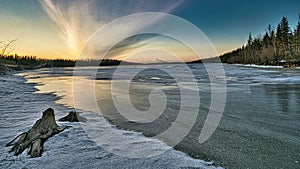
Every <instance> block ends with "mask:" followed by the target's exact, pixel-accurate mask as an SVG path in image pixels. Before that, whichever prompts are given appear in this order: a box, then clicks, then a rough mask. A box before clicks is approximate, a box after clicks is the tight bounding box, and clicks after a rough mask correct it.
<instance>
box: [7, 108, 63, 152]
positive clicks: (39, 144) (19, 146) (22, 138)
mask: <svg viewBox="0 0 300 169" xmlns="http://www.w3.org/2000/svg"><path fill="white" fill-rule="evenodd" d="M66 128H68V127H63V128H59V127H58V125H57V124H56V122H55V116H54V110H53V109H52V108H48V109H47V110H45V111H44V112H43V116H42V118H41V119H39V120H37V121H36V122H35V124H34V125H33V127H32V128H31V129H30V130H28V131H27V132H24V133H22V134H20V135H18V136H17V137H16V138H15V139H13V140H12V141H11V142H9V143H8V144H7V145H6V146H13V147H12V148H11V150H10V152H14V155H16V156H17V155H19V154H22V153H23V151H24V150H25V149H27V148H28V147H29V152H28V155H30V156H31V157H40V156H41V155H42V152H43V144H44V142H45V141H46V140H47V139H48V138H50V137H52V136H53V135H55V134H58V133H59V132H62V131H63V130H65V129H66Z"/></svg>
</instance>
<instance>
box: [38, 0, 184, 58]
mask: <svg viewBox="0 0 300 169" xmlns="http://www.w3.org/2000/svg"><path fill="white" fill-rule="evenodd" d="M182 2H183V0H177V1H173V0H165V1H160V0H152V1H148V0H128V1H124V0H114V1H105V0H101V1H95V0H86V1H82V0H65V1H60V0H41V1H39V3H40V4H41V6H42V8H43V9H44V11H45V12H46V13H47V15H48V16H49V17H50V18H51V20H52V21H53V22H54V23H55V25H56V26H57V28H58V31H59V34H60V35H61V37H62V38H63V39H64V41H65V42H66V43H67V44H68V45H69V46H70V47H71V49H72V50H73V51H74V54H76V55H78V54H79V53H80V51H81V50H82V49H83V47H84V45H85V44H86V42H87V40H88V39H89V38H90V37H91V36H92V34H93V33H94V32H95V31H97V30H98V29H100V28H101V27H102V26H103V25H105V24H106V23H108V22H110V21H112V20H114V19H117V18H118V17H122V16H125V15H129V14H133V13H139V12H149V11H151V12H153V11H157V12H165V13H168V12H170V11H172V10H174V9H175V8H176V7H178V6H179V5H180V4H181V3H182ZM141 24H143V23H141ZM126 26H130V25H124V27H126ZM129 29H130V28H129ZM132 29H136V28H132ZM146 39H148V38H146ZM134 41H135V40H133V41H131V42H130V43H129V44H128V46H131V47H134V45H133V44H132V42H134ZM141 41H142V39H140V40H139V41H138V43H140V44H142V43H141ZM124 42H128V41H124ZM102 43H103V47H105V43H106V42H105V41H103V42H102ZM119 45H120V44H119ZM121 45H122V48H123V49H125V48H126V44H124V43H123V44H121ZM136 47H138V45H137V46H136ZM120 48H121V46H119V47H116V48H115V49H118V50H120ZM98 50H101V49H98Z"/></svg>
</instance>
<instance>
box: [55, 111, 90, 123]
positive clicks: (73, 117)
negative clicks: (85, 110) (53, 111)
mask: <svg viewBox="0 0 300 169" xmlns="http://www.w3.org/2000/svg"><path fill="white" fill-rule="evenodd" d="M79 113H80V112H74V111H71V112H70V113H69V114H68V115H67V116H65V117H63V118H61V119H59V121H69V122H86V118H84V117H81V116H80V115H79Z"/></svg>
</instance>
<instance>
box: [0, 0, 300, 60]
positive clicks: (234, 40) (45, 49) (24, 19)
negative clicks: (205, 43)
mask: <svg viewBox="0 0 300 169" xmlns="http://www.w3.org/2000/svg"><path fill="white" fill-rule="evenodd" d="M75 1H76V0H75ZM75 1H68V2H67V1H56V0H54V1H50V2H53V4H55V5H56V6H58V7H61V8H60V10H61V11H60V12H61V13H63V14H64V15H65V16H67V17H65V18H64V19H63V21H65V22H66V23H68V22H69V24H71V23H72V26H74V28H72V29H70V30H61V29H62V28H61V27H59V25H58V22H57V21H56V22H55V21H54V20H53V18H51V17H49V13H47V12H46V11H45V8H43V5H42V3H41V1H38V0H0V19H1V20H2V22H1V23H0V27H1V31H0V40H1V41H3V40H9V39H15V38H17V39H18V41H17V43H16V51H15V52H17V53H20V54H28V55H37V56H39V57H73V55H76V52H72V48H70V47H69V46H68V44H67V43H68V40H66V39H67V38H68V37H66V35H62V34H63V32H65V34H66V32H68V31H73V32H71V33H73V36H72V38H74V39H73V41H76V38H77V41H84V40H82V39H84V37H86V36H87V35H89V34H91V32H92V31H93V29H91V30H88V31H82V30H80V29H81V28H82V29H88V28H89V27H91V24H93V23H89V24H86V25H88V26H89V27H87V28H84V26H83V25H80V23H81V22H82V20H84V19H85V18H81V20H79V19H78V24H77V25H76V24H74V22H75V21H74V20H73V21H68V19H70V18H71V17H70V16H76V17H81V15H84V14H85V15H95V16H93V17H92V19H91V18H89V19H91V21H90V22H97V21H99V22H102V23H101V24H102V25H103V24H104V23H105V22H108V21H109V20H112V19H115V18H117V17H120V16H123V15H127V14H131V13H135V12H146V11H162V12H168V13H171V14H174V15H176V16H179V17H181V18H184V19H186V20H187V21H189V22H191V23H192V24H194V25H196V26H197V27H198V28H199V29H200V30H202V31H203V32H204V33H205V34H206V35H207V36H208V38H209V39H210V40H211V41H212V43H213V45H214V46H215V48H216V50H217V52H218V53H219V54H222V53H224V52H226V51H230V50H232V49H235V48H237V47H240V46H241V45H243V43H245V42H246V40H247V38H248V34H249V32H252V34H253V35H254V36H255V35H259V34H263V33H264V30H265V29H266V27H267V25H268V24H271V25H273V26H274V27H276V25H277V24H278V22H279V21H280V20H281V18H282V16H287V17H288V19H289V22H290V27H291V28H294V27H295V25H296V23H297V16H298V14H299V13H300V1H299V0H281V1H279V0H263V1H261V0H260V1H259V0H251V1H240V0H177V1H172V0H165V1H161V0H152V1H146V0H128V1H122V0H102V1H101V0H100V1H96V3H94V4H93V6H92V8H93V10H92V11H91V13H88V12H87V9H90V7H89V8H88V7H86V8H83V7H82V6H85V5H84V4H85V3H88V1H78V0H77V1H76V2H77V4H74V3H75ZM45 2H46V1H45ZM72 5H73V6H72ZM71 7H72V8H76V7H80V9H78V10H76V9H72V10H70V9H68V8H71ZM98 9H99V10H98ZM80 10H81V11H80ZM76 11H77V13H78V14H76ZM99 11H102V12H101V13H98V12H99ZM96 13H97V14H96ZM95 18H96V19H95ZM60 21H61V20H60ZM101 24H100V23H99V25H101ZM99 25H98V23H97V24H96V23H95V24H94V26H99ZM60 26H61V25H60ZM69 26H70V25H69ZM76 26H77V27H76ZM75 27H76V28H75ZM75 34H78V35H75ZM79 34H80V35H79ZM83 35H84V36H83ZM74 36H76V37H74ZM69 41H70V39H69ZM73 43H75V42H73ZM76 45H77V46H80V45H82V44H76Z"/></svg>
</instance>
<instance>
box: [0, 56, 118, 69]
mask: <svg viewBox="0 0 300 169" xmlns="http://www.w3.org/2000/svg"><path fill="white" fill-rule="evenodd" d="M77 62H80V64H79V65H83V66H114V65H119V64H120V63H121V61H119V60H113V59H103V60H101V61H99V60H79V61H78V60H77V61H76V60H70V59H43V58H37V57H36V56H19V55H18V54H14V55H2V54H0V64H3V65H6V66H9V67H12V68H14V67H15V68H21V69H35V68H41V67H74V66H75V65H76V63H77ZM95 63H100V64H98V65H95Z"/></svg>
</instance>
